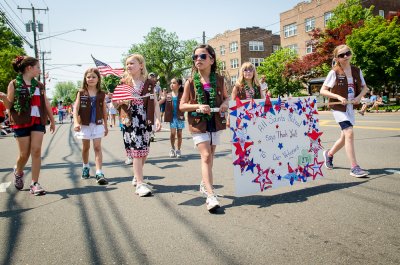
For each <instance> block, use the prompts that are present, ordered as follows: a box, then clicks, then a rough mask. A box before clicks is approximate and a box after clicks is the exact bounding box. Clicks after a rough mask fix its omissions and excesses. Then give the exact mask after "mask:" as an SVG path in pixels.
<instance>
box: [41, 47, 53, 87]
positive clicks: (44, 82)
mask: <svg viewBox="0 0 400 265" xmlns="http://www.w3.org/2000/svg"><path fill="white" fill-rule="evenodd" d="M46 53H51V52H45V51H42V52H41V54H42V76H43V82H42V83H43V85H44V87H46V69H45V68H44V60H49V59H44V55H45V54H46ZM39 81H40V77H39Z"/></svg>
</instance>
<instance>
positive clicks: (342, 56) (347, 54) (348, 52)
mask: <svg viewBox="0 0 400 265" xmlns="http://www.w3.org/2000/svg"><path fill="white" fill-rule="evenodd" d="M350 55H351V51H347V52H345V53H341V54H338V56H337V57H338V58H344V56H347V57H349V56H350Z"/></svg>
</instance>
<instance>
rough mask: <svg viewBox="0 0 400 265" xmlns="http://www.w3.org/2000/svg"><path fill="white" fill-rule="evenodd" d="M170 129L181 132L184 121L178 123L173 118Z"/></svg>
mask: <svg viewBox="0 0 400 265" xmlns="http://www.w3.org/2000/svg"><path fill="white" fill-rule="evenodd" d="M170 128H171V129H178V130H182V129H184V128H185V121H180V120H178V119H177V118H173V119H172V121H171V122H170Z"/></svg>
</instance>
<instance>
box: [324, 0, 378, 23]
mask: <svg viewBox="0 0 400 265" xmlns="http://www.w3.org/2000/svg"><path fill="white" fill-rule="evenodd" d="M373 9H374V7H373V6H371V7H370V8H363V7H362V5H361V0H347V1H346V2H344V3H341V4H339V5H338V6H337V7H336V8H335V9H334V10H333V17H332V18H331V19H330V20H329V21H328V25H327V28H328V29H335V28H338V27H340V26H341V25H343V24H345V23H348V22H350V23H353V24H357V23H358V22H359V21H366V20H368V19H371V18H372V17H373V14H372V10H373Z"/></svg>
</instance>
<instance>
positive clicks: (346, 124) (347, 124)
mask: <svg viewBox="0 0 400 265" xmlns="http://www.w3.org/2000/svg"><path fill="white" fill-rule="evenodd" d="M339 125H340V128H341V129H342V131H343V130H344V129H347V128H349V127H353V124H351V122H350V121H341V122H339Z"/></svg>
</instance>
